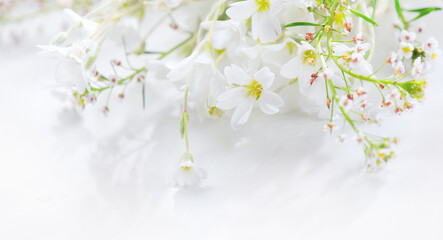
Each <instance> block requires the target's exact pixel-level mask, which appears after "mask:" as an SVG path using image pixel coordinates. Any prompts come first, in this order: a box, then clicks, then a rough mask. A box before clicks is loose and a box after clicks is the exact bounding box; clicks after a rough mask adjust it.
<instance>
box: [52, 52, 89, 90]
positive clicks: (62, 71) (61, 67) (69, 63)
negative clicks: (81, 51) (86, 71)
mask: <svg viewBox="0 0 443 240" xmlns="http://www.w3.org/2000/svg"><path fill="white" fill-rule="evenodd" d="M55 79H56V81H57V82H59V83H61V84H67V85H74V86H75V88H76V89H77V91H78V92H79V93H83V92H84V91H85V89H86V88H87V87H88V84H87V82H86V81H85V78H84V75H83V70H82V67H81V65H80V64H78V63H77V62H76V61H74V60H72V59H68V58H66V59H63V60H61V61H60V62H59V63H58V65H57V67H56V70H55Z"/></svg>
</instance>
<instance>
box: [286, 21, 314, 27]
mask: <svg viewBox="0 0 443 240" xmlns="http://www.w3.org/2000/svg"><path fill="white" fill-rule="evenodd" d="M297 26H317V27H321V26H322V25H321V24H318V23H310V22H293V23H289V24H287V25H285V28H287V27H297Z"/></svg>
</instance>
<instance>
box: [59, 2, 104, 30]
mask: <svg viewBox="0 0 443 240" xmlns="http://www.w3.org/2000/svg"><path fill="white" fill-rule="evenodd" d="M63 13H64V14H65V15H66V16H67V17H68V18H69V19H70V20H71V21H73V22H74V23H76V24H80V26H81V27H83V29H85V30H86V33H87V35H88V36H90V35H92V34H93V33H94V32H95V31H96V30H97V27H98V23H96V22H94V21H91V20H89V19H86V18H84V17H82V16H80V15H78V14H77V13H75V12H74V11H72V10H71V9H68V8H67V9H64V10H63Z"/></svg>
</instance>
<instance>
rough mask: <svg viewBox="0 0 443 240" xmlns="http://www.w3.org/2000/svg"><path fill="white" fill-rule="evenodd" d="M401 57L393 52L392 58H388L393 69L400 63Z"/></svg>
mask: <svg viewBox="0 0 443 240" xmlns="http://www.w3.org/2000/svg"><path fill="white" fill-rule="evenodd" d="M399 60H400V59H399V56H398V54H397V53H395V52H392V53H391V56H390V57H389V58H388V63H389V64H391V66H392V67H395V66H396V65H397V63H398V61H399Z"/></svg>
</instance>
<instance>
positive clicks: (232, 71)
mask: <svg viewBox="0 0 443 240" xmlns="http://www.w3.org/2000/svg"><path fill="white" fill-rule="evenodd" d="M225 76H226V78H227V79H228V81H229V82H231V83H232V84H234V86H236V87H234V88H232V89H230V90H228V91H226V92H224V93H222V94H221V95H219V96H218V98H217V100H218V103H217V104H216V107H218V108H220V109H222V110H229V109H233V108H235V111H234V114H233V116H232V119H231V126H232V128H233V129H234V130H238V129H240V127H241V126H242V125H243V124H245V123H246V122H247V121H248V119H249V115H250V114H251V111H252V107H253V106H254V104H255V103H257V104H258V106H259V107H260V109H261V110H262V111H263V112H264V113H266V114H275V113H277V112H279V108H280V107H282V106H283V104H284V103H283V99H282V98H281V97H280V96H279V95H278V94H276V93H274V92H272V91H269V90H268V89H269V87H270V86H271V85H272V83H273V82H274V77H275V75H274V74H273V73H272V72H271V71H270V70H269V68H268V67H263V68H261V69H260V70H258V71H257V72H256V73H254V75H249V74H248V73H246V72H245V71H243V69H241V68H240V67H238V66H237V65H234V64H233V65H231V66H227V67H225Z"/></svg>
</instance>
